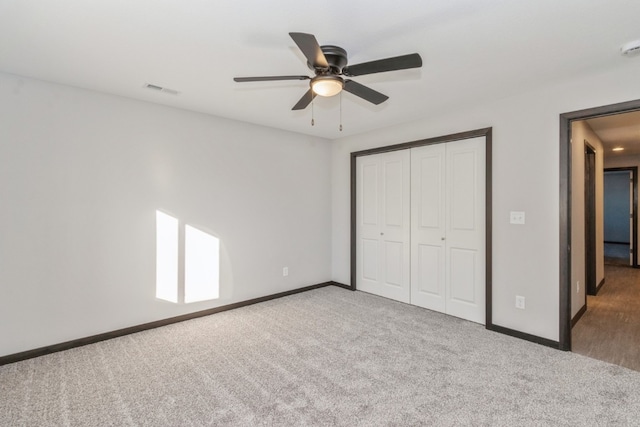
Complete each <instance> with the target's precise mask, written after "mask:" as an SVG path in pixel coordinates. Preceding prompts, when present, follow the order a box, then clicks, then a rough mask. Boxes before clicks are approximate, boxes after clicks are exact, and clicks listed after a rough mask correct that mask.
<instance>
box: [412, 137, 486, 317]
mask: <svg viewBox="0 0 640 427" xmlns="http://www.w3.org/2000/svg"><path fill="white" fill-rule="evenodd" d="M484 159H485V139H484V137H481V138H473V139H467V140H462V141H454V142H449V143H446V144H437V145H430V146H424V147H418V148H412V149H411V163H412V170H411V193H412V194H411V213H412V226H411V228H412V234H411V303H412V304H415V305H418V306H421V307H425V308H429V309H432V310H436V311H440V312H444V313H447V314H450V315H453V316H456V317H461V318H463V319H467V320H471V321H474V322H478V323H482V324H484V323H485V273H484V270H485V244H484V242H485V217H484V216H485V160H484Z"/></svg>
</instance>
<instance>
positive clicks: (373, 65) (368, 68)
mask: <svg viewBox="0 0 640 427" xmlns="http://www.w3.org/2000/svg"><path fill="white" fill-rule="evenodd" d="M289 35H290V36H291V38H292V39H293V41H294V42H295V43H296V45H298V47H299V48H300V50H301V51H302V53H303V54H304V56H305V57H306V58H307V65H308V67H309V68H310V69H311V70H313V72H314V73H315V76H314V77H309V76H265V77H235V78H234V79H233V80H234V81H236V82H264V81H276V80H310V82H309V86H310V87H309V90H308V91H307V92H306V93H305V94H304V95H303V96H302V98H300V100H299V101H298V103H297V104H296V105H294V106H293V108H292V110H303V109H305V108H306V107H307V106H308V105H309V104H310V103H311V101H313V99H314V98H315V97H316V95H320V96H334V95H337V94H338V93H340V92H341V91H342V90H343V89H344V90H346V91H347V92H349V93H352V94H354V95H356V96H359V97H360V98H362V99H364V100H366V101H369V102H371V103H373V104H376V105H378V104H381V103H383V102H384V101H386V100H387V99H389V97H388V96H386V95H384V94H382V93H380V92H377V91H375V90H373V89H371V88H369V87H367V86H364V85H361V84H360V83H357V82H355V81H353V80H350V79H348V78H347V79H345V78H344V77H356V76H363V75H365V74H374V73H382V72H385V71H395V70H405V69H408V68H419V67H422V58H421V57H420V55H418V54H417V53H412V54H409V55H402V56H396V57H393V58H386V59H380V60H377V61H371V62H364V63H362V64H356V65H351V66H347V62H348V60H347V51H346V50H344V49H343V48H341V47H338V46H331V45H326V46H320V45H319V44H318V41H317V40H316V38H315V36H314V35H313V34H305V33H289ZM343 76H344V77H343Z"/></svg>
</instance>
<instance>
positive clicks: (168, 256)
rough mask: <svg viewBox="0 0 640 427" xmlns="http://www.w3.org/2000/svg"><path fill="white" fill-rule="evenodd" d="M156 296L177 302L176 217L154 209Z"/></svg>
mask: <svg viewBox="0 0 640 427" xmlns="http://www.w3.org/2000/svg"><path fill="white" fill-rule="evenodd" d="M156 298H159V299H162V300H166V301H170V302H176V303H177V302H178V219H177V218H174V217H172V216H170V215H167V214H165V213H162V212H160V211H156Z"/></svg>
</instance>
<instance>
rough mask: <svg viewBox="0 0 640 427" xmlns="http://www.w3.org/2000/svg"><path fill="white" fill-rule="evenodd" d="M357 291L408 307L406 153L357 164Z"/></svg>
mask: <svg viewBox="0 0 640 427" xmlns="http://www.w3.org/2000/svg"><path fill="white" fill-rule="evenodd" d="M356 167H357V174H358V175H357V180H358V181H357V185H358V187H357V189H356V191H357V201H356V204H357V206H356V218H357V221H358V223H357V230H356V240H357V242H358V247H359V251H358V252H357V254H356V271H357V276H356V288H357V289H359V290H362V291H365V292H370V293H373V294H376V295H380V296H383V297H386V298H391V299H395V300H398V301H402V302H409V293H410V269H409V266H410V259H409V251H410V247H409V239H410V232H411V230H410V211H409V197H410V192H409V188H410V182H409V178H410V175H409V173H410V162H409V151H408V150H404V151H398V152H391V153H383V154H376V155H371V156H363V157H359V158H358V159H356Z"/></svg>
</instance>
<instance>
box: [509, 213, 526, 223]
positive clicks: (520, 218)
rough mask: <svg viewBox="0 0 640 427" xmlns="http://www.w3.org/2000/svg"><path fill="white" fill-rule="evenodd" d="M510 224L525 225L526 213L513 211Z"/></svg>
mask: <svg viewBox="0 0 640 427" xmlns="http://www.w3.org/2000/svg"><path fill="white" fill-rule="evenodd" d="M509 222H510V223H511V224H524V212H515V211H511V216H510V221H509Z"/></svg>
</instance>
